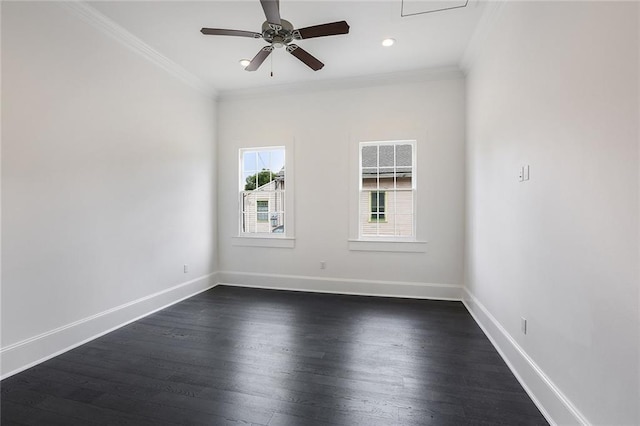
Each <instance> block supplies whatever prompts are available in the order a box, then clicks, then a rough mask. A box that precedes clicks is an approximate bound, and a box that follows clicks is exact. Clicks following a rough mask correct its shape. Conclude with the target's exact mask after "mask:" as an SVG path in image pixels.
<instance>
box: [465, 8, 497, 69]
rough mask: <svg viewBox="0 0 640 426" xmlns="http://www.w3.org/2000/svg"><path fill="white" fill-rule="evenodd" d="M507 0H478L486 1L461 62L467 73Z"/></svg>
mask: <svg viewBox="0 0 640 426" xmlns="http://www.w3.org/2000/svg"><path fill="white" fill-rule="evenodd" d="M506 2H507V0H478V3H484V7H483V11H482V15H481V16H480V20H479V21H478V25H477V26H476V29H475V31H474V32H473V34H472V36H471V39H470V40H469V43H468V44H467V48H466V49H465V51H464V53H463V55H462V58H461V59H460V63H459V67H460V69H461V70H462V71H463V72H464V73H465V74H467V73H468V72H469V70H470V69H471V67H472V66H473V62H474V61H475V60H476V58H477V56H478V53H479V51H480V50H481V49H482V46H483V45H484V43H485V40H486V39H487V37H488V35H489V33H490V32H491V30H492V29H493V27H494V24H495V22H496V21H497V19H498V17H499V16H500V13H501V11H502V10H503V6H504V4H505V3H506Z"/></svg>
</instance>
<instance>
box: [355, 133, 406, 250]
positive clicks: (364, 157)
mask: <svg viewBox="0 0 640 426" xmlns="http://www.w3.org/2000/svg"><path fill="white" fill-rule="evenodd" d="M415 190H416V180H415V141H392V142H361V143H360V203H359V204H360V213H359V225H360V226H359V228H360V237H365V238H366V237H385V238H389V237H393V238H399V239H405V238H412V237H415Z"/></svg>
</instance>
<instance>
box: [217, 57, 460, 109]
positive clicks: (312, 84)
mask: <svg viewBox="0 0 640 426" xmlns="http://www.w3.org/2000/svg"><path fill="white" fill-rule="evenodd" d="M460 78H464V73H463V72H462V70H460V68H458V67H457V66H450V67H441V68H421V69H415V70H410V71H398V72H392V73H384V74H372V75H365V76H355V77H346V78H336V79H327V80H318V81H307V82H297V83H286V84H279V85H275V86H268V87H265V86H262V87H254V88H248V89H232V90H220V91H218V100H220V101H226V100H238V99H250V98H261V97H269V96H275V95H283V94H285V95H286V94H289V93H301V92H316V91H325V90H336V89H338V90H339V89H357V88H364V87H372V86H384V85H390V84H403V83H419V82H426V81H436V80H451V79H460Z"/></svg>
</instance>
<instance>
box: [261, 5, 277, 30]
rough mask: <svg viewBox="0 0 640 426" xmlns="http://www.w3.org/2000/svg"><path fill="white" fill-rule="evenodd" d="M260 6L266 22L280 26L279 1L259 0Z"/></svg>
mask: <svg viewBox="0 0 640 426" xmlns="http://www.w3.org/2000/svg"><path fill="white" fill-rule="evenodd" d="M260 4H262V10H264V16H266V17H267V22H269V23H271V24H277V25H280V24H282V21H281V20H280V2H279V0H260Z"/></svg>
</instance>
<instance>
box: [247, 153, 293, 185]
mask: <svg viewBox="0 0 640 426" xmlns="http://www.w3.org/2000/svg"><path fill="white" fill-rule="evenodd" d="M242 164H243V170H242V185H244V182H245V181H246V179H247V177H249V176H253V175H255V174H256V173H257V172H259V171H261V170H262V169H267V170H271V171H272V172H273V173H274V174H276V173H278V172H279V171H280V170H281V169H282V167H283V166H284V148H277V149H263V150H255V151H253V150H252V151H244V152H243V153H242Z"/></svg>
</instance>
